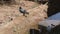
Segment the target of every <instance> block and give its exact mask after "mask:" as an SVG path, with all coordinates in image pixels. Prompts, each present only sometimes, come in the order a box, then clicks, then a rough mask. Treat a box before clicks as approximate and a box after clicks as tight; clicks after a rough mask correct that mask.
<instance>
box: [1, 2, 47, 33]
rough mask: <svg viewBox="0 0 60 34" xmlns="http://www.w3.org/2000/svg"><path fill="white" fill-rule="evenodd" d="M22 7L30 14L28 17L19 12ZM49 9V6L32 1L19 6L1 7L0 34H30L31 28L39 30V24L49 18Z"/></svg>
mask: <svg viewBox="0 0 60 34" xmlns="http://www.w3.org/2000/svg"><path fill="white" fill-rule="evenodd" d="M23 4H24V5H23ZM20 6H22V7H23V8H25V9H26V10H27V11H28V12H29V15H27V17H25V16H23V15H22V14H21V13H20V12H19V7H20ZM47 8H48V6H47V5H39V4H37V3H34V2H30V1H21V3H20V4H19V5H10V6H6V5H3V6H0V24H1V25H0V34H28V33H29V29H30V28H36V29H37V24H38V22H40V21H42V20H44V19H45V18H47V14H46V11H47Z"/></svg>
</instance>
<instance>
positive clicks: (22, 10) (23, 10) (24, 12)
mask: <svg viewBox="0 0 60 34" xmlns="http://www.w3.org/2000/svg"><path fill="white" fill-rule="evenodd" d="M19 12H20V13H22V14H23V16H25V14H29V12H27V11H26V10H25V9H23V8H22V7H19Z"/></svg>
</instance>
